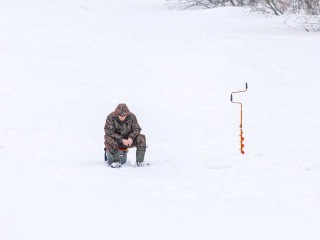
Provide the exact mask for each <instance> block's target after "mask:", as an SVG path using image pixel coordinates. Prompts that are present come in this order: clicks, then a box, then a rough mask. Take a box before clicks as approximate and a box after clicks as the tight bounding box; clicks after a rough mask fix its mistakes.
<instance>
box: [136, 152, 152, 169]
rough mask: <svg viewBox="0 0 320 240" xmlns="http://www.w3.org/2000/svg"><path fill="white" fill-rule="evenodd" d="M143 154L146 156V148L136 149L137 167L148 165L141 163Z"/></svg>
mask: <svg viewBox="0 0 320 240" xmlns="http://www.w3.org/2000/svg"><path fill="white" fill-rule="evenodd" d="M145 154H146V147H137V151H136V162H137V165H138V166H139V167H140V166H143V165H149V164H145V163H143V161H144V155H145Z"/></svg>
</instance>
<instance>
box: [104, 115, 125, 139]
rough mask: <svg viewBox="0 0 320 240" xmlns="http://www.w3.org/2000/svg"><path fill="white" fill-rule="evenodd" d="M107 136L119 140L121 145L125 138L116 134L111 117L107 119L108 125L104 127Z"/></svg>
mask: <svg viewBox="0 0 320 240" xmlns="http://www.w3.org/2000/svg"><path fill="white" fill-rule="evenodd" d="M104 132H105V136H110V137H112V138H113V139H115V140H117V141H118V142H119V143H121V142H122V140H123V137H122V136H121V135H119V134H117V133H116V131H115V124H114V121H113V119H112V117H111V116H108V117H107V120H106V124H105V125H104Z"/></svg>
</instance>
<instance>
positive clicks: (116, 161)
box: [109, 151, 121, 168]
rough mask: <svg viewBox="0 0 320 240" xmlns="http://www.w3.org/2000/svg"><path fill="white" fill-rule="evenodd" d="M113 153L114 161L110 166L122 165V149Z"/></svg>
mask: <svg viewBox="0 0 320 240" xmlns="http://www.w3.org/2000/svg"><path fill="white" fill-rule="evenodd" d="M111 155H112V160H113V161H112V162H109V164H110V166H111V167H113V168H117V167H120V166H121V163H120V151H116V152H115V153H114V154H111Z"/></svg>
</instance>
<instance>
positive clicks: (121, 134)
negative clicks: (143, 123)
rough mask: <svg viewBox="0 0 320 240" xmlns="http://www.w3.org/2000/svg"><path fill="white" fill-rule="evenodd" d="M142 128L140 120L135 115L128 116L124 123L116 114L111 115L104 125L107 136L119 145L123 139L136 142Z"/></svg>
mask: <svg viewBox="0 0 320 240" xmlns="http://www.w3.org/2000/svg"><path fill="white" fill-rule="evenodd" d="M140 131H141V128H140V126H139V123H138V120H137V118H136V116H135V115H134V114H133V113H130V114H128V115H127V116H126V119H125V120H124V121H120V119H119V118H118V115H117V114H116V113H115V112H112V113H110V114H109V116H108V117H107V120H106V124H105V125H104V132H105V136H110V137H112V138H113V139H115V140H117V141H118V142H119V143H121V142H122V140H123V139H128V138H131V139H132V140H134V139H135V138H136V137H137V135H138V134H140Z"/></svg>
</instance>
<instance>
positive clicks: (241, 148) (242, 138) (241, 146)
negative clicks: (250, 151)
mask: <svg viewBox="0 0 320 240" xmlns="http://www.w3.org/2000/svg"><path fill="white" fill-rule="evenodd" d="M247 90H248V83H246V89H245V90H241V91H237V92H232V93H231V98H230V99H231V102H232V103H237V104H240V107H241V108H240V152H241V153H242V154H244V151H243V148H244V144H243V141H244V137H243V131H242V103H241V102H234V101H233V96H232V94H235V93H242V92H246V91H247Z"/></svg>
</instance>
